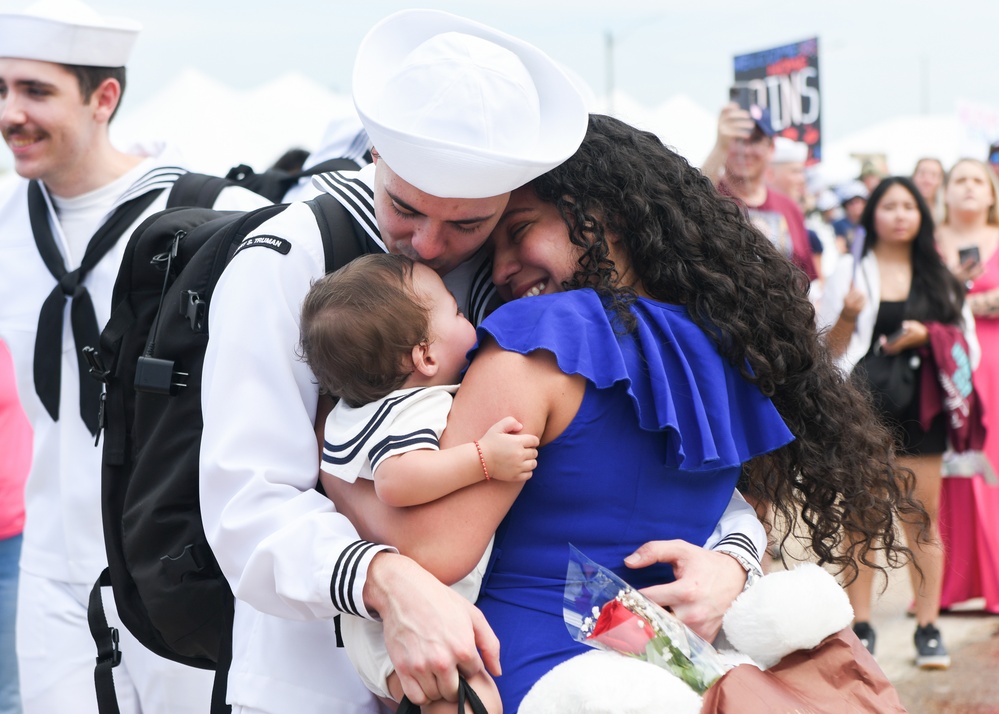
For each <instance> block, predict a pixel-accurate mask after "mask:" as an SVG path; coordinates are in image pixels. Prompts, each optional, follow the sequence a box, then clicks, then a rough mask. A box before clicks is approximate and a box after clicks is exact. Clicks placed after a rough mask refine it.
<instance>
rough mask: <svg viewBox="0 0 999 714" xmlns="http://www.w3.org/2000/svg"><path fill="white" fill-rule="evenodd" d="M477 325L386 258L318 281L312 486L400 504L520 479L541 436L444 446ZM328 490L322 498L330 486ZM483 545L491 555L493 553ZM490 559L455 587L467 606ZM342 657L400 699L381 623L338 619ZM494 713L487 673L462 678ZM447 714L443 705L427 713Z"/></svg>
mask: <svg viewBox="0 0 999 714" xmlns="http://www.w3.org/2000/svg"><path fill="white" fill-rule="evenodd" d="M475 340H476V336H475V328H474V327H473V326H472V324H471V323H470V322H469V321H468V320H467V319H466V318H465V316H464V315H462V314H461V311H460V310H459V309H458V306H457V303H456V302H455V300H454V297H453V296H452V295H451V293H450V292H448V290H447V288H446V287H445V286H444V283H443V281H442V280H441V279H440V277H439V276H438V275H437V273H435V272H434V271H433V270H432V269H430V268H428V267H427V266H425V265H422V264H420V263H414V262H413V261H412V260H411V259H409V258H407V257H404V256H400V255H391V254H373V255H365V256H362V257H360V258H358V259H356V260H354V261H352V262H351V263H349V264H348V265H346V266H344V267H343V268H341V269H340V270H337V271H336V272H334V273H331V274H330V275H327V276H325V277H324V278H322V279H321V280H318V281H316V282H315V283H314V284H313V286H312V288H311V289H310V290H309V293H308V295H307V296H306V298H305V302H304V303H303V305H302V350H303V353H304V356H305V359H306V361H307V362H308V363H309V366H310V367H311V368H312V371H313V372H314V373H315V375H316V378H317V379H318V381H319V385H320V388H321V389H322V390H323V391H325V392H327V393H329V394H330V395H331V396H333V397H336V398H338V399H339V402H338V403H337V405H336V406H335V407H334V408H333V411H332V412H330V414H329V416H328V417H327V420H326V425H325V430H324V443H323V450H322V464H321V469H322V473H321V474H320V481H321V482H322V483H323V484H324V485H326V484H329V483H330V481H329V479H333V478H338V479H343V480H344V481H348V482H351V483H353V482H354V481H355V480H356V479H358V478H367V479H372V480H373V481H374V484H375V491H376V493H377V494H378V497H379V498H380V499H381V500H382V501H383V502H385V503H387V504H389V505H391V506H396V507H404V506H414V505H418V504H422V503H427V502H429V501H433V500H436V499H438V498H441V497H443V496H446V495H447V494H449V493H452V492H454V491H457V490H458V489H461V488H464V487H465V486H468V485H471V484H473V483H477V482H479V481H481V480H483V479H486V480H489V479H497V480H501V481H525V480H527V479H529V478H530V477H531V474H532V472H533V471H534V468H535V467H536V466H537V455H538V451H537V447H538V443H539V442H538V438H537V437H536V436H533V435H528V434H524V435H521V434H519V433H518V432H519V431H520V429H521V424H520V423H519V422H517V420H516V419H514V418H513V417H507V418H505V419H503V420H501V421H499V422H497V423H496V424H494V425H493V426H492V427H490V429H489V430H488V431H486V433H485V434H483V435H482V437H481V438H479V439H478V440H476V441H473V442H471V443H468V444H461V445H459V446H455V447H452V448H449V449H443V450H442V449H440V446H439V438H440V435H441V432H443V430H444V427H445V425H446V423H447V415H448V411H449V410H450V408H451V402H452V399H453V396H452V395H453V394H454V393H455V391H456V390H457V389H458V386H457V383H458V381H459V380H460V378H461V373H462V371H463V370H464V368H465V367H466V366H467V364H468V360H467V358H466V355H467V354H468V351H469V350H470V349H471V348H472V347H473V345H474V344H475ZM327 490H329V489H327ZM490 547H491V546H490ZM488 558H489V550H487V551H486V553H485V554H484V555H483V557H482V559H481V560H480V562H479V564H478V566H476V568H475V570H473V571H472V572H471V573H470V574H469V575H467V576H466V577H465V578H464V579H462V580H461V581H459V582H457V583H455V584H454V585H453V586H452V587H453V588H454V589H455V590H456V591H458V592H460V593H461V594H462V595H463V596H464V597H466V598H468V599H469V600H470V601H471V602H475V599H476V598H477V597H478V593H479V586H480V585H481V582H482V576H483V573H484V570H485V565H486V562H487V561H488ZM341 626H342V630H343V637H344V644H345V646H346V649H347V653H348V655H349V656H350V658H351V661H352V662H353V663H354V666H355V668H356V669H357V670H358V672H359V673H360V675H361V678H362V679H363V680H364V682H365V684H366V685H367V686H368V688H369V689H371V690H372V691H373V692H375V693H376V694H378V695H379V696H381V697H391V698H392V699H394V700H395V701H399V700H400V699H401V698H402V687H401V685H400V684H399V680H398V677H397V675H396V674H395V672H394V671H393V668H392V664H391V662H390V660H389V658H388V654H387V652H386V650H385V644H384V640H383V637H382V632H381V626H380V625H379V624H378V623H375V622H372V621H370V620H365V619H362V618H359V617H352V616H349V615H345V616H343V617H342V618H341ZM468 683H469V685H470V686H471V687H472V689H473V690H475V692H476V693H477V694H478V695H479V698H480V699H482V702H483V704H485V706H486V709H487V710H488V711H490V712H499V711H501V706H500V699H499V694H498V692H497V691H496V686H495V684H494V683H493V681H492V679H491V678H490V677H489V675H488V674H486V673H485V672H484V671H483V672H482V673H480V674H478V675H476V676H474V677H472V678H470V679H469V681H468ZM445 705H446V706H447V708H448V709H449V710H450V709H453V708H454V704H453V703H451V704H448V703H447V702H444V701H441V702H436V703H434V704H432V705H430V706H429V707H428V708H426V709H425V711H434V710H435V709H434V707H435V706H440V707H442V708H443V707H444V706H445Z"/></svg>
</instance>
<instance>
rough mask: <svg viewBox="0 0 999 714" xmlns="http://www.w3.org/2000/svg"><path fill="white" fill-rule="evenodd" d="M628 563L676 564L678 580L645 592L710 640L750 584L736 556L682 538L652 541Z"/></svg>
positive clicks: (629, 564) (674, 570)
mask: <svg viewBox="0 0 999 714" xmlns="http://www.w3.org/2000/svg"><path fill="white" fill-rule="evenodd" d="M624 563H625V565H627V566H628V567H629V568H645V567H647V566H649V565H655V564H656V563H670V564H672V566H673V574H674V575H675V576H676V580H675V581H673V582H672V583H666V584H664V585H653V586H651V587H648V588H645V589H643V590H642V593H644V594H645V595H646V597H648V598H649V599H651V600H652V601H654V602H656V603H658V604H659V605H661V606H663V607H668V608H670V609H671V610H672V611H673V614H675V615H676V616H677V617H679V618H680V620H681V621H683V623H684V624H685V625H687V627H689V628H690V629H692V630H693V631H694V632H696V633H697V634H698V635H700V636H701V637H703V638H704V639H705V640H707V641H708V642H711V641H712V640H714V639H715V637H716V636H717V635H718V632H719V631H720V630H721V625H722V617H724V616H725V613H726V612H727V611H728V608H729V606H730V605H731V604H732V601H733V600H735V599H736V598H737V597H738V596H739V594H740V593H741V592H742V589H743V587H744V586H745V585H746V571H745V570H744V569H743V567H742V566H741V565H740V564H739V562H738V561H737V560H736V559H735V558H733V557H731V556H729V555H726V554H725V553H717V552H715V551H711V550H705V549H704V548H701V547H700V546H696V545H691V544H690V543H687V542H686V541H682V540H657V541H651V542H649V543H646V544H645V545H643V546H642V547H641V548H639V549H638V550H636V551H635V552H634V553H632V554H631V555H629V556H628V557H627V558H625V559H624Z"/></svg>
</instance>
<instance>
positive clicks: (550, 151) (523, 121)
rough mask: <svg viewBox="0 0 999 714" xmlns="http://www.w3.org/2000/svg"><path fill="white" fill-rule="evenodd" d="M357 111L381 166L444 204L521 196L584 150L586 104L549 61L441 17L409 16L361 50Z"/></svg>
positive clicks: (493, 33) (498, 35) (383, 26)
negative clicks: (446, 200) (517, 190)
mask: <svg viewBox="0 0 999 714" xmlns="http://www.w3.org/2000/svg"><path fill="white" fill-rule="evenodd" d="M353 94H354V106H355V107H356V109H357V113H358V116H359V117H360V119H361V123H362V124H363V125H364V128H365V129H366V130H367V132H368V136H369V137H370V138H371V143H372V145H373V146H374V148H375V149H376V150H377V152H378V154H379V156H380V157H381V158H382V159H384V160H385V162H386V163H387V164H388V166H390V167H391V168H392V171H394V172H395V173H396V174H397V175H398V176H399V177H401V178H402V179H403V180H405V181H407V182H408V183H410V184H412V185H413V186H414V187H416V188H417V189H419V190H421V191H423V192H425V193H428V194H430V195H432V196H437V197H440V198H487V197H490V196H498V195H500V194H503V193H507V192H509V191H512V190H513V189H515V188H518V187H520V186H523V185H524V184H526V183H527V182H528V181H531V180H532V179H534V178H537V177H538V176H540V175H541V174H543V173H545V172H546V171H548V170H550V169H552V168H554V167H556V166H558V165H559V164H561V163H562V162H563V161H565V160H566V159H568V158H569V157H570V156H572V154H573V153H575V151H576V149H578V148H579V145H580V143H581V142H582V140H583V136H584V135H585V133H586V124H587V119H588V114H587V109H586V104H585V100H584V99H583V95H582V94H581V92H580V91H579V89H578V88H577V87H576V85H575V83H574V82H573V81H572V80H571V79H570V78H569V76H568V75H567V74H566V73H565V72H564V71H563V70H562V69H561V68H560V67H559V65H558V64H557V63H556V62H555V61H554V60H552V59H551V58H549V57H548V56H547V55H546V54H545V53H544V52H542V51H541V50H539V49H537V48H536V47H534V46H532V45H530V44H528V43H526V42H523V41H522V40H518V39H517V38H516V37H512V36H510V35H507V34H505V33H503V32H500V31H498V30H494V29H492V28H491V27H487V26H486V25H482V24H479V23H477V22H474V21H472V20H467V19H465V18H462V17H458V16H456V15H451V14H449V13H446V12H440V11H436V10H404V11H402V12H398V13H395V14H393V15H390V16H389V17H387V18H386V19H384V20H382V21H381V22H380V23H378V24H377V25H376V26H375V27H374V28H372V30H371V31H370V32H368V34H367V36H365V38H364V39H363V40H362V41H361V46H360V48H359V49H358V52H357V59H356V60H355V64H354V76H353Z"/></svg>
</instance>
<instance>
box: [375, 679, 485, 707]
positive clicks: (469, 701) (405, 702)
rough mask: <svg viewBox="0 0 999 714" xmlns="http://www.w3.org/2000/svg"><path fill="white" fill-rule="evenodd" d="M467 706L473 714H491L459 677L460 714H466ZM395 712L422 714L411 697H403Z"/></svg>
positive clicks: (467, 684)
mask: <svg viewBox="0 0 999 714" xmlns="http://www.w3.org/2000/svg"><path fill="white" fill-rule="evenodd" d="M466 706H467V707H468V709H471V710H472V714H489V712H487V711H486V707H485V705H484V704H483V703H482V700H481V699H479V695H478V694H476V693H475V690H474V689H472V687H471V686H470V685H469V683H468V682H466V681H465V678H464V677H459V678H458V714H465V708H466ZM395 712H396V714H420V707H418V706H417V705H415V704H413V703H412V702H411V701H409V697H403V698H402V701H401V702H399V708H398V709H396V710H395Z"/></svg>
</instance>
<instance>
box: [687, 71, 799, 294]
mask: <svg viewBox="0 0 999 714" xmlns="http://www.w3.org/2000/svg"><path fill="white" fill-rule="evenodd" d="M750 95H751V92H750V91H749V89H748V88H747V87H740V86H738V85H737V86H734V87H732V88H731V89H730V90H729V97H730V101H729V103H728V104H726V105H725V106H724V107H722V110H721V113H720V114H719V116H718V137H717V139H716V141H715V145H714V148H712V150H711V153H710V154H709V155H708V157H707V158H706V159H705V160H704V164H703V165H702V166H701V173H703V174H704V175H705V176H707V177H708V178H709V179H711V182H712V183H713V184H714V185H715V186H716V187H717V188H718V192H719V193H721V194H722V195H725V196H730V197H732V198H734V199H735V200H736V201H738V202H739V203H740V204H741V205H742V206H743V207H744V209H745V211H746V214H747V216H748V217H749V219H750V220H751V221H752V222H753V225H755V226H756V228H758V229H759V230H760V232H761V233H763V235H765V236H766V237H767V238H769V239H770V242H771V243H773V244H774V246H776V248H777V250H779V251H780V252H781V253H783V254H784V256H785V257H787V258H788V259H790V260H791V262H793V263H794V264H795V265H797V266H798V267H799V268H801V269H802V270H803V271H804V272H805V275H807V276H808V279H809V280H816V279H817V278H818V277H819V274H818V271H817V270H816V269H815V261H814V260H813V259H812V248H811V245H810V244H809V242H808V233H807V231H806V230H805V216H804V214H803V213H802V212H801V209H800V208H799V207H798V206H797V204H796V203H795V202H794V201H793V200H792V199H790V198H788V197H787V196H785V195H784V194H783V193H781V192H779V191H775V190H774V189H773V188H771V187H769V186H768V185H767V180H766V179H767V173H768V169H769V168H770V164H771V162H772V161H773V155H774V134H775V131H774V126H773V122H772V120H771V117H770V112H769V111H768V110H767V109H766V108H765V107H763V106H759V105H758V104H756V103H755V98H754V97H751V96H750Z"/></svg>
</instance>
